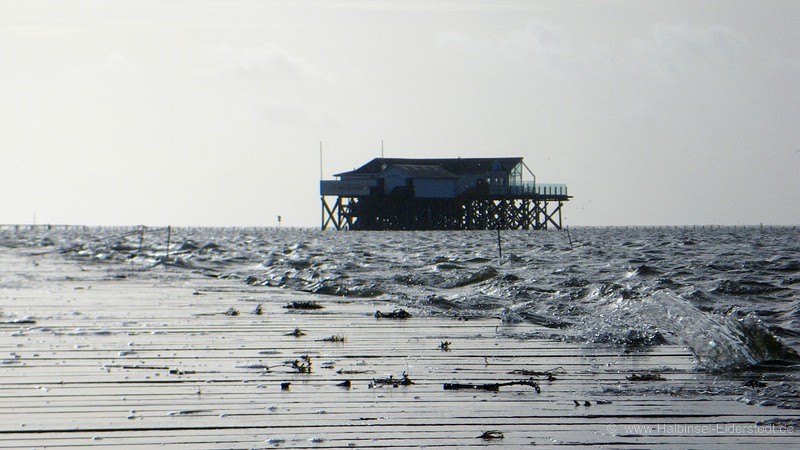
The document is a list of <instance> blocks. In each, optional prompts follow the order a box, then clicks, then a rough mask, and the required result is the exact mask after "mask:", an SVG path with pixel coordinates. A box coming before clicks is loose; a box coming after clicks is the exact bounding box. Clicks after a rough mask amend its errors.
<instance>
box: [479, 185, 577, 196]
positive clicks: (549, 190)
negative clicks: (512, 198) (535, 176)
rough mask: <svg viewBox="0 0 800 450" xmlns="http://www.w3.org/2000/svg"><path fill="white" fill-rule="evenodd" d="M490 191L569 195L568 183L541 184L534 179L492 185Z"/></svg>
mask: <svg viewBox="0 0 800 450" xmlns="http://www.w3.org/2000/svg"><path fill="white" fill-rule="evenodd" d="M490 191H491V192H492V193H494V194H515V195H554V196H567V195H568V194H567V185H566V184H541V183H536V182H533V181H526V182H523V183H521V184H514V185H511V186H492V188H491V189H490Z"/></svg>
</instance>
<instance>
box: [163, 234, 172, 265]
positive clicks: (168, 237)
mask: <svg viewBox="0 0 800 450" xmlns="http://www.w3.org/2000/svg"><path fill="white" fill-rule="evenodd" d="M171 240H172V227H171V226H170V225H167V252H166V255H165V256H164V262H167V261H169V245H170V243H171Z"/></svg>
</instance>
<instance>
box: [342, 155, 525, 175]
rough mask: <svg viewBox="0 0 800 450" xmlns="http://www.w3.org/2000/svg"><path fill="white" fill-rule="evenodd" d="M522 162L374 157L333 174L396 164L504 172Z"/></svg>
mask: <svg viewBox="0 0 800 450" xmlns="http://www.w3.org/2000/svg"><path fill="white" fill-rule="evenodd" d="M521 162H522V158H431V159H426V158H422V159H414V158H375V159H373V160H372V161H370V162H368V163H366V164H364V165H363V166H361V167H359V168H358V169H355V170H351V171H349V172H342V173H337V174H336V175H335V176H337V177H341V176H346V175H377V174H378V173H380V172H382V171H384V170H385V169H386V168H388V167H391V166H396V165H405V166H438V167H441V168H442V169H444V170H446V171H447V172H450V173H451V174H453V175H456V176H457V175H460V174H472V173H485V172H491V171H492V168H493V167H497V166H499V167H500V168H501V170H504V171H506V172H508V171H510V170H511V169H513V168H514V167H515V166H516V165H517V164H519V163H521Z"/></svg>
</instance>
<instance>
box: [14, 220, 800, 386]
mask: <svg viewBox="0 0 800 450" xmlns="http://www.w3.org/2000/svg"><path fill="white" fill-rule="evenodd" d="M799 237H800V232H799V231H798V229H797V228H795V227H716V226H715V227H662V228H628V227H611V228H591V227H579V228H573V229H571V230H570V232H569V233H566V232H564V231H556V230H547V231H523V230H521V231H501V232H500V233H499V235H498V233H497V231H417V232H410V231H409V232H333V231H319V230H298V229H265V228H170V229H167V228H145V227H131V228H111V227H79V226H71V227H48V226H38V227H30V226H4V227H0V247H6V248H15V249H16V251H24V252H30V253H37V252H40V253H41V252H48V253H50V252H52V253H59V254H63V255H64V256H65V257H68V258H74V259H76V260H78V261H79V262H81V263H83V264H89V263H96V264H108V265H117V266H120V267H121V266H122V265H124V266H125V267H129V268H130V270H131V271H132V272H134V273H138V274H147V273H148V272H154V271H160V272H164V271H168V272H170V273H176V272H177V273H180V272H181V271H192V272H199V273H202V274H205V275H207V276H210V277H219V278H227V279H236V280H240V281H241V282H242V283H248V284H250V285H253V286H272V287H277V288H283V289H291V290H296V291H303V292H309V293H314V294H318V295H326V296H340V297H345V298H349V299H352V300H353V301H369V299H380V300H389V301H393V302H396V303H397V304H399V305H400V306H403V307H409V308H414V309H415V311H419V312H420V313H422V314H431V315H443V316H451V317H453V318H454V320H455V319H459V320H469V319H472V318H487V317H494V318H497V319H499V320H500V321H501V323H502V324H503V325H507V326H508V327H509V329H513V326H514V324H518V323H532V324H537V325H540V326H541V327H539V328H538V329H540V330H541V331H539V332H536V333H534V334H528V335H520V338H522V339H525V338H537V339H556V340H569V341H574V342H586V343H592V344H598V343H599V344H607V345H609V346H614V347H621V348H648V347H652V346H658V345H662V344H664V343H673V344H680V345H685V346H686V347H687V348H689V349H690V350H691V351H692V353H693V354H694V355H695V357H696V359H697V368H698V370H711V371H720V372H726V371H737V370H741V369H747V368H750V369H752V368H760V367H764V368H776V367H782V368H789V370H793V369H792V368H794V367H796V365H797V364H798V362H800V357H798V353H797V349H800V332H798V331H797V330H800V295H798V293H799V291H800V239H798V238H799ZM24 283H25V279H24V277H23V278H13V277H11V278H9V277H5V278H2V279H0V288H4V287H6V288H7V287H13V286H15V285H19V284H24Z"/></svg>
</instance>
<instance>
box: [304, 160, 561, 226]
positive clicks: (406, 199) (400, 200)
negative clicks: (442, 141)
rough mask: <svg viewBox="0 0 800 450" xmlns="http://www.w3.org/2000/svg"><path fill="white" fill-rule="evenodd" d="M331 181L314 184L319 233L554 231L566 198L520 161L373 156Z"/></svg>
mask: <svg viewBox="0 0 800 450" xmlns="http://www.w3.org/2000/svg"><path fill="white" fill-rule="evenodd" d="M523 172H526V173H528V174H530V176H531V177H532V180H531V181H523ZM334 176H335V177H336V178H338V179H336V180H322V181H320V196H321V200H322V229H323V230H324V229H326V228H328V227H333V228H335V229H337V230H487V229H525V230H528V229H534V230H540V229H547V228H549V227H551V226H552V227H554V228H556V229H561V227H562V223H561V210H562V208H563V205H564V202H566V201H568V200H569V199H570V198H572V197H571V196H569V195H567V186H566V185H563V184H539V183H537V182H536V177H535V176H534V175H533V172H531V171H530V169H528V167H527V166H526V165H525V163H524V162H522V158H446V159H442V158H438V159H406V158H375V159H373V160H372V161H370V162H368V163H366V164H364V165H363V166H361V167H359V168H358V169H355V170H352V171H350V172H342V173H339V174H336V175H334Z"/></svg>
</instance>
